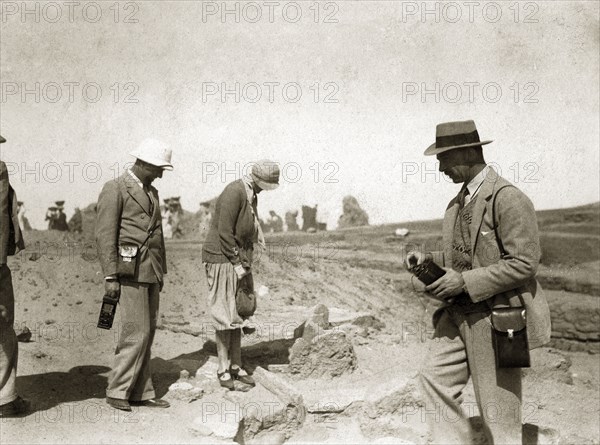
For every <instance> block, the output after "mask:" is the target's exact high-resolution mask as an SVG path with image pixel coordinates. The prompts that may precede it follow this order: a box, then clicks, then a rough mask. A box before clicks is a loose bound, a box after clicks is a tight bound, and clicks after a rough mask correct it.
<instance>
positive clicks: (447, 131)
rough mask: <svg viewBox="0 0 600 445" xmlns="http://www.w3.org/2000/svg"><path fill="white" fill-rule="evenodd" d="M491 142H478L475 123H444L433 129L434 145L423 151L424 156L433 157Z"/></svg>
mask: <svg viewBox="0 0 600 445" xmlns="http://www.w3.org/2000/svg"><path fill="white" fill-rule="evenodd" d="M490 142H492V141H491V140H488V141H481V140H479V133H478V132H477V127H475V122H473V121H472V120H469V121H458V122H444V123H442V124H438V125H437V126H436V127H435V143H433V144H431V145H430V146H429V147H428V148H427V150H425V156H433V155H437V154H440V153H443V152H445V151H448V150H454V149H456V148H467V147H476V146H478V145H485V144H489V143H490Z"/></svg>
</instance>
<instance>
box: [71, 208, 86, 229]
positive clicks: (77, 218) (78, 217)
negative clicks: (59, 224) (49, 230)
mask: <svg viewBox="0 0 600 445" xmlns="http://www.w3.org/2000/svg"><path fill="white" fill-rule="evenodd" d="M69 231H70V232H73V233H81V232H83V215H82V214H81V210H80V209H79V207H76V208H75V213H74V214H73V216H72V217H71V219H70V220H69Z"/></svg>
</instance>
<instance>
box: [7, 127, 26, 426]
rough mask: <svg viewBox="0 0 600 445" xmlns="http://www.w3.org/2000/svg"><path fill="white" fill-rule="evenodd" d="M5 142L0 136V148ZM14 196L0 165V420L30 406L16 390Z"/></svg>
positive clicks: (19, 243) (18, 239)
mask: <svg viewBox="0 0 600 445" xmlns="http://www.w3.org/2000/svg"><path fill="white" fill-rule="evenodd" d="M3 142H6V139H4V138H3V137H2V136H0V144H1V143H3ZM17 205H18V201H17V196H16V194H15V191H14V190H13V188H12V187H11V185H10V182H9V180H8V170H7V168H6V164H5V163H4V162H2V161H0V417H12V416H17V415H20V414H24V413H26V412H27V411H28V410H29V408H30V404H29V402H28V401H26V400H24V399H22V398H21V397H19V395H18V393H17V387H16V379H17V358H18V356H19V344H18V342H17V336H16V334H15V330H14V328H13V323H14V320H15V294H14V290H13V285H12V275H11V272H10V269H9V267H8V265H7V260H8V257H9V256H11V255H15V254H16V253H18V252H19V251H20V250H22V249H24V248H25V243H24V242H23V237H22V236H21V229H20V227H19V220H18V216H17Z"/></svg>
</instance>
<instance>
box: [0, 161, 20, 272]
mask: <svg viewBox="0 0 600 445" xmlns="http://www.w3.org/2000/svg"><path fill="white" fill-rule="evenodd" d="M23 249H25V242H24V241H23V235H22V233H21V228H20V227H19V220H18V219H17V195H16V193H15V191H14V190H13V188H12V187H11V185H10V182H9V180H8V170H7V168H6V164H5V163H4V162H2V161H0V264H6V260H7V257H8V256H9V255H14V254H16V253H18V252H19V251H21V250H23Z"/></svg>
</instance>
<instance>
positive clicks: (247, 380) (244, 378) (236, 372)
mask: <svg viewBox="0 0 600 445" xmlns="http://www.w3.org/2000/svg"><path fill="white" fill-rule="evenodd" d="M240 369H241V368H237V369H236V368H231V369H230V370H229V372H230V373H231V377H233V379H234V380H237V381H239V382H241V383H244V384H246V385H250V386H256V382H255V381H254V379H253V378H252V377H250V376H249V375H248V374H246V375H240Z"/></svg>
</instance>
